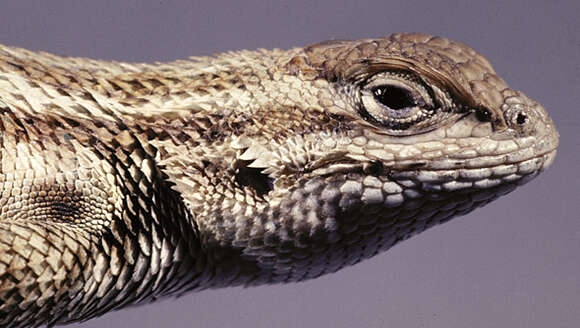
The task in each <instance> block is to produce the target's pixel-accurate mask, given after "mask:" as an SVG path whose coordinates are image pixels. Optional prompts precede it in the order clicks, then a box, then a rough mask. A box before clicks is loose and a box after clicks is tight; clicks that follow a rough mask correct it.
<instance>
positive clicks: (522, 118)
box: [516, 112, 528, 125]
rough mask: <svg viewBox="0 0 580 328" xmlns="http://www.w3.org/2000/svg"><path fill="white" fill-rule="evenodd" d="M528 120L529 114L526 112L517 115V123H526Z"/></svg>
mask: <svg viewBox="0 0 580 328" xmlns="http://www.w3.org/2000/svg"><path fill="white" fill-rule="evenodd" d="M527 121H528V115H526V114H525V113H522V112H520V113H518V115H517V116H516V123H517V124H519V125H522V124H526V122H527Z"/></svg>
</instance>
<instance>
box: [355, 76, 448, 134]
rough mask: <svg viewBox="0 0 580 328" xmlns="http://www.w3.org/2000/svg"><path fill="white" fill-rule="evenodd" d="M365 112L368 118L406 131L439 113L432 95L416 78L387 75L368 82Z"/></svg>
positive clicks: (364, 88)
mask: <svg viewBox="0 0 580 328" xmlns="http://www.w3.org/2000/svg"><path fill="white" fill-rule="evenodd" d="M360 96H361V105H362V106H361V110H362V114H363V116H365V118H367V119H370V120H371V121H375V122H378V123H379V124H381V125H383V126H385V127H387V128H388V129H389V130H394V131H402V130H406V129H408V128H409V127H411V126H413V125H415V124H417V123H419V122H421V121H424V120H426V119H428V118H430V117H431V116H433V115H434V114H435V112H436V109H437V108H436V106H435V101H434V97H433V96H432V91H431V90H430V89H428V87H426V86H425V85H424V83H423V82H422V81H421V80H420V79H419V78H417V77H416V76H415V75H412V74H410V73H406V72H383V73H379V74H376V75H375V76H372V77H371V78H369V79H368V80H366V81H364V82H363V84H362V86H361V90H360Z"/></svg>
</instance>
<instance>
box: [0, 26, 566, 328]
mask: <svg viewBox="0 0 580 328" xmlns="http://www.w3.org/2000/svg"><path fill="white" fill-rule="evenodd" d="M0 132H1V134H0V142H1V143H0V156H1V158H0V192H1V195H0V326H3V327H17V326H38V325H44V324H48V325H53V324H62V323H68V322H75V321H80V320H87V319H89V318H92V317H95V316H98V315H101V314H103V313H106V312H108V311H110V310H114V309H119V308H122V307H124V306H126V305H130V304H136V303H141V302H149V301H153V300H155V299H157V298H160V297H164V296H168V295H180V294H183V293H185V292H188V291H191V290H201V289H207V288H219V287H226V286H236V285H246V286H250V285H259V284H271V283H284V282H292V281H301V280H305V279H311V278H315V277H318V276H320V275H323V274H327V273H331V272H335V271H337V270H339V269H341V268H343V267H345V266H348V265H352V264H354V263H357V262H359V261H361V260H363V259H365V258H369V257H371V256H374V255H376V254H378V253H380V252H382V251H384V250H386V249H388V248H390V247H392V246H393V245H394V244H396V243H397V242H399V241H401V240H404V239H406V238H409V237H410V236H412V235H414V234H416V233H419V232H422V231H424V230H425V229H427V228H429V227H431V226H433V225H436V224H439V223H442V222H445V221H447V220H449V219H451V218H453V217H455V216H458V215H463V214H466V213H468V212H470V211H471V210H473V209H475V208H477V207H479V206H482V205H485V204H487V203H488V202H490V201H492V200H493V199H495V198H497V197H499V196H501V195H504V194H506V193H508V192H510V191H512V190H513V189H515V188H516V187H517V186H519V185H522V184H524V183H526V182H527V181H529V180H530V179H532V178H533V177H535V176H536V175H537V174H538V173H539V172H541V171H542V170H544V169H545V168H546V167H547V166H548V165H549V164H550V163H551V162H552V160H553V159H554V156H555V152H556V148H557V144H558V134H557V132H556V129H555V127H554V124H553V123H552V121H551V120H550V118H549V117H548V115H547V114H546V112H545V110H544V109H543V108H542V107H541V106H540V105H539V104H538V103H536V102H535V101H533V100H531V99H530V98H528V97H527V96H525V95H524V94H522V93H521V92H519V91H515V90H512V89H510V88H509V87H508V86H507V85H506V83H505V82H504V81H503V80H502V79H501V78H500V77H498V76H497V74H496V73H495V71H494V70H493V68H492V67H491V65H490V64H489V63H488V61H487V60H486V59H485V58H484V57H482V56H481V55H479V54H478V53H476V52H475V51H474V50H472V49H471V48H469V47H467V46H465V45H463V44H461V43H458V42H453V41H450V40H446V39H443V38H438V37H431V36H427V35H421V34H393V35H390V36H388V37H386V38H381V39H364V40H358V41H328V42H323V43H319V44H315V45H311V46H308V47H305V48H295V49H291V50H287V51H282V50H272V51H267V50H259V51H239V52H231V53H226V54H221V55H218V56H216V57H204V58H192V59H190V60H182V61H174V62H168V63H156V64H136V63H120V62H105V61H99V60H91V59H85V58H71V57H60V56H55V55H52V54H48V53H41V52H31V51H27V50H24V49H19V48H13V47H7V46H0Z"/></svg>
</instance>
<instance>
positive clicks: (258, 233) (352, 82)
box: [200, 34, 558, 283]
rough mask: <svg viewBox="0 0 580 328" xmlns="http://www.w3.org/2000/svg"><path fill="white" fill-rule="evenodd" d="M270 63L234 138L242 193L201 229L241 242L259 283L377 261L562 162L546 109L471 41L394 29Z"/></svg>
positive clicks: (222, 240)
mask: <svg viewBox="0 0 580 328" xmlns="http://www.w3.org/2000/svg"><path fill="white" fill-rule="evenodd" d="M272 58H273V59H271V60H272V62H273V64H274V68H271V67H270V68H267V69H264V71H263V72H262V73H263V76H267V77H268V78H261V79H257V80H258V82H256V83H246V84H244V88H245V92H249V93H250V94H251V97H250V98H251V99H257V100H256V102H254V103H252V102H249V103H248V107H249V108H253V109H251V110H250V111H249V112H251V119H250V120H251V121H252V124H251V128H248V129H246V133H245V134H240V135H239V136H234V137H232V141H231V142H228V143H224V145H225V146H224V147H227V148H228V149H230V150H231V149H233V150H235V155H233V159H232V163H233V167H234V170H235V172H236V173H235V174H236V175H235V176H236V178H235V179H234V180H235V181H233V185H234V186H235V187H233V189H232V190H237V191H233V193H235V194H236V195H237V196H233V194H232V196H231V197H230V199H227V200H226V201H225V202H224V201H223V198H219V199H220V200H219V205H218V206H217V207H214V208H213V210H208V209H203V211H205V212H207V213H209V214H211V215H213V219H211V220H209V221H204V222H201V223H200V227H201V230H202V234H203V231H209V233H208V234H207V236H209V237H207V239H208V243H206V245H210V244H212V242H211V241H213V245H218V244H219V245H222V246H223V245H234V248H235V247H237V248H238V249H239V250H240V252H241V254H242V255H243V256H242V257H244V258H251V259H252V260H251V262H252V263H254V264H256V265H257V266H258V267H259V268H260V269H261V272H262V274H261V275H259V277H258V278H256V276H254V278H252V282H253V283H261V282H264V281H265V282H275V281H294V280H302V279H306V278H312V277H316V276H318V275H321V274H324V273H327V272H333V271H336V270H338V269H340V268H341V267H344V266H346V265H349V264H353V263H356V262H358V261H360V260H361V259H363V258H368V257H370V256H373V255H375V254H377V253H379V252H380V251H383V250H385V249H388V248H390V247H391V246H393V245H394V244H395V243H397V242H398V241H401V240H403V239H406V238H408V237H410V236H412V235H414V234H416V233H419V232H421V231H424V230H425V229H427V228H429V227H431V226H433V225H436V224H439V223H442V222H445V221H447V220H449V219H451V218H453V217H456V216H459V215H464V214H466V213H468V212H470V211H472V210H473V209H475V208H477V207H479V206H482V205H485V204H487V203H489V202H490V201H492V200H493V199H496V198H497V197H499V196H501V195H504V194H506V193H508V192H510V191H512V190H513V189H515V188H516V187H517V186H519V185H522V184H524V183H526V182H527V181H529V180H530V179H531V178H533V177H535V176H536V175H537V174H538V173H539V172H541V171H542V170H544V169H545V168H546V167H547V166H549V165H550V163H551V162H552V161H553V159H554V156H555V152H556V147H557V145H558V134H557V132H556V129H555V127H554V124H553V122H552V121H551V119H550V118H549V117H548V115H547V114H546V112H545V110H544V109H543V108H542V106H541V105H539V104H538V103H537V102H535V101H533V100H532V99H530V98H528V97H527V96H525V95H524V94H523V93H521V92H519V91H515V90H512V89H510V88H509V87H508V86H507V84H506V83H505V82H504V81H503V80H502V79H501V78H500V77H498V76H497V74H496V73H495V71H494V69H493V68H492V66H491V65H490V64H489V62H488V61H487V60H486V59H485V58H484V57H483V56H481V55H479V54H478V53H476V52H475V51H474V50H473V49H471V48H469V47H467V46H466V45H464V44H461V43H457V42H453V41H450V40H446V39H443V38H438V37H431V36H427V35H421V34H395V35H391V36H389V37H386V38H382V39H367V40H358V41H329V42H324V43H319V44H315V45H311V46H309V47H306V48H303V49H294V50H291V51H289V52H279V53H277V54H276V55H274V56H273V57H272ZM254 69H255V68H254ZM259 75H260V73H256V72H255V70H254V72H253V73H252V74H251V76H253V77H255V76H259ZM248 80H251V79H248ZM252 106H254V107H252ZM252 131H253V132H252ZM210 212H211V213H210ZM218 212H219V214H217V215H216V213H218ZM211 215H210V216H211ZM207 247H208V248H209V249H211V248H212V247H211V246H207ZM216 248H217V247H216Z"/></svg>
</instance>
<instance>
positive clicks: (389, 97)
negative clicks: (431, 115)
mask: <svg viewBox="0 0 580 328" xmlns="http://www.w3.org/2000/svg"><path fill="white" fill-rule="evenodd" d="M373 94H374V96H375V98H376V99H377V101H379V102H380V103H381V104H383V105H385V106H387V107H389V108H391V109H402V108H407V107H412V106H415V103H414V100H413V97H412V96H411V93H410V92H408V91H407V90H405V89H403V88H399V87H395V86H388V85H386V86H380V87H377V88H375V89H374V90H373Z"/></svg>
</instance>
